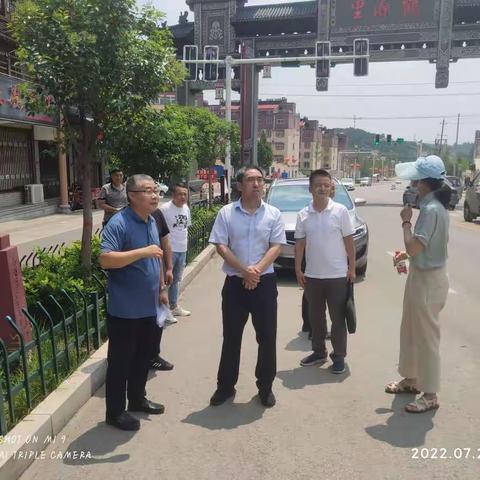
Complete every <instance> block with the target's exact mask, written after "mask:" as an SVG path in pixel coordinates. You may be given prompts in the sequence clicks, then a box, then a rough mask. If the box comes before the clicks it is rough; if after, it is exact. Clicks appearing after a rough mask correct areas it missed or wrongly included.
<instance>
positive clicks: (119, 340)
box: [100, 175, 168, 430]
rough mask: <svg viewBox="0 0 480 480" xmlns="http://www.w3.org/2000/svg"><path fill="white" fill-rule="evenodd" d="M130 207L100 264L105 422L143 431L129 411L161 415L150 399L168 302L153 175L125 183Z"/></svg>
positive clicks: (108, 234)
mask: <svg viewBox="0 0 480 480" xmlns="http://www.w3.org/2000/svg"><path fill="white" fill-rule="evenodd" d="M126 189H127V195H128V199H129V202H130V206H129V207H126V208H125V209H123V210H122V211H121V212H119V213H117V214H116V215H115V216H114V217H113V218H112V219H111V220H110V221H109V222H108V224H107V225H106V227H105V229H104V231H103V234H102V244H101V254H100V265H101V267H102V268H104V269H105V270H108V305H107V331H108V338H109V343H108V367H107V377H106V382H105V387H106V392H105V397H106V405H107V412H106V422H107V423H108V424H109V425H113V426H115V427H117V428H120V429H122V430H138V429H139V428H140V422H139V421H138V419H136V418H134V417H133V416H131V415H130V414H128V413H127V412H126V411H125V406H126V402H125V394H127V396H128V410H129V411H131V412H146V413H152V414H161V413H163V412H164V410H165V407H164V406H163V405H160V404H157V403H153V402H150V401H149V400H147V399H146V398H145V385H146V383H147V375H148V368H149V364H150V359H151V354H152V340H151V339H152V338H153V337H154V333H155V328H156V316H157V307H158V305H159V303H167V302H168V298H167V296H166V292H164V291H163V290H162V288H163V280H162V279H161V275H160V273H161V272H160V268H161V267H160V265H161V260H162V256H163V251H162V249H161V248H160V246H159V245H160V240H159V235H158V229H157V226H156V223H155V220H154V219H153V218H152V216H151V213H153V212H154V211H155V210H156V208H157V206H158V199H159V193H160V192H159V190H158V187H157V186H156V185H155V182H154V181H153V179H152V178H151V177H149V176H148V175H133V176H132V177H130V178H129V179H128V181H127V184H126Z"/></svg>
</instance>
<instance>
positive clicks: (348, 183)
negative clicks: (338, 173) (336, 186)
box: [340, 178, 355, 190]
mask: <svg viewBox="0 0 480 480" xmlns="http://www.w3.org/2000/svg"><path fill="white" fill-rule="evenodd" d="M340 183H341V184H342V185H343V186H344V187H345V188H346V189H347V190H355V182H354V181H353V178H342V179H341V180H340Z"/></svg>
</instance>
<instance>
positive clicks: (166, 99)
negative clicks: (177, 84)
mask: <svg viewBox="0 0 480 480" xmlns="http://www.w3.org/2000/svg"><path fill="white" fill-rule="evenodd" d="M176 103H177V99H176V97H175V96H173V95H168V96H167V95H165V96H161V97H160V98H159V99H158V104H159V105H174V104H176Z"/></svg>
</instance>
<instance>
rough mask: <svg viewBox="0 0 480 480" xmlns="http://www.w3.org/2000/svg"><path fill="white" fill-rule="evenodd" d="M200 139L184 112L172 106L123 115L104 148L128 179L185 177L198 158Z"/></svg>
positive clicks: (109, 134)
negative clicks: (133, 176)
mask: <svg viewBox="0 0 480 480" xmlns="http://www.w3.org/2000/svg"><path fill="white" fill-rule="evenodd" d="M197 135H198V134H197V128H196V126H195V125H194V124H192V123H191V120H190V118H189V115H187V111H186V109H185V108H183V107H178V106H175V105H171V106H167V107H166V108H165V109H164V110H163V111H161V112H158V111H156V110H154V109H153V108H151V107H145V108H143V109H142V110H141V111H139V112H136V113H134V112H130V111H128V112H124V114H123V115H122V116H121V117H120V118H119V119H118V121H117V122H116V123H115V124H112V125H111V127H110V128H109V130H108V131H107V135H106V138H107V140H106V143H105V147H106V151H107V154H108V155H109V156H110V158H113V159H114V162H113V163H115V164H116V165H117V166H120V167H121V168H122V170H123V171H124V172H125V173H126V174H128V175H129V174H133V173H138V172H142V173H146V174H147V175H151V176H152V177H153V178H155V179H156V178H158V177H162V178H168V177H171V176H176V177H183V176H186V175H188V172H189V167H190V164H191V162H192V160H196V158H197V156H198V153H197V152H198V150H197V143H196V140H197Z"/></svg>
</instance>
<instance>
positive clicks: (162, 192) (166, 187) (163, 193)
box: [155, 182, 168, 197]
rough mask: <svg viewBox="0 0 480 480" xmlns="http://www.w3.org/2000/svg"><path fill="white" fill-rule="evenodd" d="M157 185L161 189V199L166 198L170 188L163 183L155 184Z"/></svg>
mask: <svg viewBox="0 0 480 480" xmlns="http://www.w3.org/2000/svg"><path fill="white" fill-rule="evenodd" d="M155 185H156V186H157V187H158V188H159V189H160V197H164V196H165V194H166V193H167V192H168V186H167V185H165V184H164V183H161V182H155Z"/></svg>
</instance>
